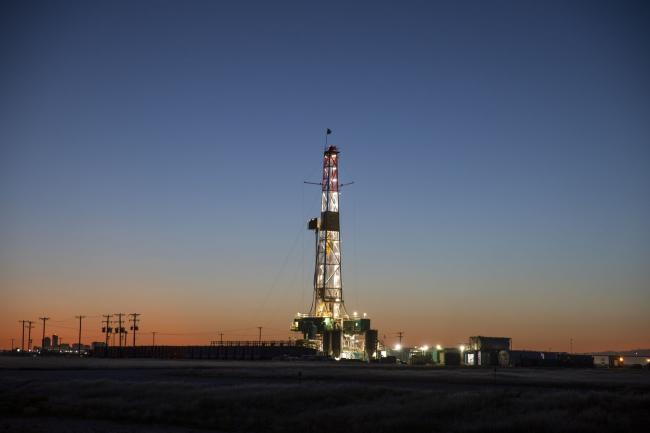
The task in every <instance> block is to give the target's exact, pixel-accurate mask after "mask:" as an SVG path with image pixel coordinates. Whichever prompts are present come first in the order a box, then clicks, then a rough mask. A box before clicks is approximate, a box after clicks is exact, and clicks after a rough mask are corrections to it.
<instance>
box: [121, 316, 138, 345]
mask: <svg viewBox="0 0 650 433" xmlns="http://www.w3.org/2000/svg"><path fill="white" fill-rule="evenodd" d="M140 315H141V314H140V313H131V314H129V316H131V318H130V319H129V321H130V322H132V323H133V325H131V331H133V347H135V332H136V331H137V330H138V322H139V321H140V319H138V316H140ZM124 343H125V344H126V341H124Z"/></svg>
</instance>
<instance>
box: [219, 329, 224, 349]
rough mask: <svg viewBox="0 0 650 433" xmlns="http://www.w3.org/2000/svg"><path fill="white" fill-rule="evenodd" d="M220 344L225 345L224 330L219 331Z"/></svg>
mask: <svg viewBox="0 0 650 433" xmlns="http://www.w3.org/2000/svg"><path fill="white" fill-rule="evenodd" d="M219 344H221V345H222V346H223V332H220V333H219Z"/></svg>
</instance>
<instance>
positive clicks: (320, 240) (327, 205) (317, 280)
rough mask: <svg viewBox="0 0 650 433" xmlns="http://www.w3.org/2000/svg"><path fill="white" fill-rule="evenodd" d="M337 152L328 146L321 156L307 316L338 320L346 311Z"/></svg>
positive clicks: (313, 228) (313, 226)
mask: <svg viewBox="0 0 650 433" xmlns="http://www.w3.org/2000/svg"><path fill="white" fill-rule="evenodd" d="M338 154H339V151H338V150H337V149H336V147H335V146H330V147H329V148H328V149H327V150H326V151H325V154H324V156H323V180H322V182H321V185H322V193H321V214H320V220H317V221H314V220H312V222H311V224H310V227H309V228H310V229H312V230H314V231H315V233H316V267H315V270H314V301H313V303H312V307H311V311H310V312H309V315H310V316H316V317H330V318H333V319H338V318H340V317H342V316H343V315H347V314H345V307H344V304H343V285H342V280H341V235H340V231H339V174H338Z"/></svg>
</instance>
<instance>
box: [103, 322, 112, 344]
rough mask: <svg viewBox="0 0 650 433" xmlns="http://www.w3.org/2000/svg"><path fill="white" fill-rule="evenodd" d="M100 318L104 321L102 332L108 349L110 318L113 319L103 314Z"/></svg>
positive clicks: (110, 330) (110, 331) (110, 329)
mask: <svg viewBox="0 0 650 433" xmlns="http://www.w3.org/2000/svg"><path fill="white" fill-rule="evenodd" d="M102 317H103V318H104V320H102V325H103V326H102V332H103V333H105V334H106V348H108V343H109V340H110V336H111V333H112V332H113V328H111V318H112V317H113V315H112V314H103V315H102Z"/></svg>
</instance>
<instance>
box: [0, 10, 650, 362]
mask: <svg viewBox="0 0 650 433" xmlns="http://www.w3.org/2000/svg"><path fill="white" fill-rule="evenodd" d="M648 22H650V3H648V2H645V1H638V2H637V1H608V2H599V1H564V2H540V1H448V2H434V1H407V2H401V1H395V2H384V1H372V2H367V3H364V2H348V1H341V2H336V1H327V2H325V1H295V2H270V1H260V2H250V1H238V2H234V1H232V2H230V1H229V2H226V1H223V2H221V1H191V2H180V1H153V0H152V1H137V2H131V1H105V2H103V1H92V2H87V1H80V2H75V1H47V2H45V1H44V2H32V1H16V2H11V1H9V2H2V4H1V5H0V62H1V66H2V67H0V347H1V348H9V347H10V345H11V338H14V339H15V341H16V343H15V344H20V337H21V335H20V325H19V324H18V320H22V319H25V320H28V319H29V320H34V321H36V322H37V323H35V329H34V331H33V334H32V338H33V340H34V342H35V343H36V344H40V338H41V328H40V322H38V317H39V316H43V315H46V316H49V317H51V320H50V321H49V322H48V324H47V326H48V334H51V333H53V332H55V333H58V334H59V335H61V336H62V337H63V339H64V341H67V342H74V341H75V340H76V332H77V331H76V329H77V328H76V326H77V325H76V323H77V322H76V321H75V320H74V316H75V315H80V314H83V315H86V316H88V317H87V318H86V319H85V321H84V328H85V329H84V337H83V340H84V342H86V343H89V342H90V341H94V340H102V336H101V332H100V331H101V329H100V328H101V323H100V322H101V318H100V315H101V314H106V313H117V312H123V313H132V312H138V313H141V314H142V316H141V332H142V336H141V337H140V340H141V341H142V342H143V343H149V342H150V341H151V332H152V331H156V332H158V333H159V334H158V336H157V337H156V342H157V343H158V344H185V343H188V344H189V343H192V344H207V343H208V342H209V341H210V340H214V339H218V338H219V335H218V334H219V332H224V338H226V339H255V338H256V337H257V328H256V327H257V326H263V327H264V329H263V336H264V337H265V338H275V339H286V338H288V337H289V336H290V335H291V334H290V333H289V332H288V326H289V323H290V321H291V319H292V318H293V316H294V315H295V314H296V312H299V311H302V312H306V311H307V310H308V309H309V305H310V300H311V296H312V287H311V281H312V274H313V249H314V246H313V237H312V236H313V234H312V233H311V232H308V231H307V230H306V222H307V220H308V219H309V218H311V217H314V216H317V215H318V212H319V211H320V209H319V206H320V201H319V191H318V187H316V186H313V185H305V184H303V181H305V180H307V181H318V180H319V169H320V163H321V155H322V149H323V143H324V131H325V128H331V129H332V130H333V131H334V133H333V134H332V135H330V142H331V143H333V144H336V145H337V146H339V148H340V149H341V152H342V153H341V163H340V164H341V177H342V181H343V182H349V181H355V184H354V185H353V186H351V187H349V188H348V189H347V190H345V191H344V192H343V194H342V197H341V236H342V249H343V281H344V289H343V290H344V296H345V302H346V306H347V309H348V310H349V311H358V312H360V313H362V312H366V313H368V314H369V316H370V317H371V318H372V320H373V325H374V326H373V327H375V328H378V329H379V335H380V337H381V336H384V335H385V336H386V339H385V341H386V343H390V344H392V343H394V342H396V332H397V331H404V333H405V338H404V344H405V345H416V344H417V345H419V344H425V343H426V344H430V345H432V344H443V345H449V346H451V345H458V344H461V343H463V342H466V341H467V338H468V337H469V336H470V335H497V336H509V337H512V338H513V345H514V347H515V348H530V349H549V348H550V349H552V350H559V351H563V350H564V351H567V350H569V340H570V339H571V338H573V340H574V349H575V350H576V351H579V352H580V351H592V350H607V349H632V348H639V347H645V348H648V347H650V332H648V331H649V330H650V313H649V312H650V80H649V78H648V77H650V56H649V55H648V53H650V29H649V27H648ZM293 337H296V335H293Z"/></svg>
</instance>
